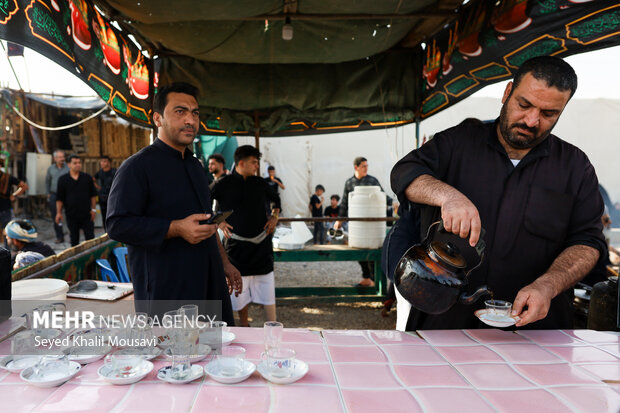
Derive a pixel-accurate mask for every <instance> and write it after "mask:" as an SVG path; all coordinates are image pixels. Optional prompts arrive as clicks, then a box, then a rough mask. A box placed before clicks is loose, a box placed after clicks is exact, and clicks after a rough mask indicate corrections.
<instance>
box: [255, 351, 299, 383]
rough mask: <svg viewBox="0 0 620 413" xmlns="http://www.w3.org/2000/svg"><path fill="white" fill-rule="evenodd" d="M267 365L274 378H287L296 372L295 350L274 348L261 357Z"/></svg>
mask: <svg viewBox="0 0 620 413" xmlns="http://www.w3.org/2000/svg"><path fill="white" fill-rule="evenodd" d="M261 357H262V359H263V360H265V362H266V363H267V370H268V371H269V373H270V374H271V375H272V376H273V377H277V378H286V377H291V376H292V375H293V371H294V370H295V350H293V349H290V348H272V349H270V350H268V351H267V352H266V353H263V355H262V356H261Z"/></svg>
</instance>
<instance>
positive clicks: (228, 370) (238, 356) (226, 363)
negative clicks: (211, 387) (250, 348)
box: [217, 346, 245, 377]
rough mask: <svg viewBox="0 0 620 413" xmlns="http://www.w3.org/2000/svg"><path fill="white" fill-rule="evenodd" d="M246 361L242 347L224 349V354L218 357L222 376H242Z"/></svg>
mask: <svg viewBox="0 0 620 413" xmlns="http://www.w3.org/2000/svg"><path fill="white" fill-rule="evenodd" d="M244 361H245V349H244V348H243V347H240V346H227V347H223V348H222V353H221V354H219V355H218V356H217V362H218V364H219V367H220V374H221V375H222V376H226V377H236V376H240V375H241V373H242V372H243V364H244Z"/></svg>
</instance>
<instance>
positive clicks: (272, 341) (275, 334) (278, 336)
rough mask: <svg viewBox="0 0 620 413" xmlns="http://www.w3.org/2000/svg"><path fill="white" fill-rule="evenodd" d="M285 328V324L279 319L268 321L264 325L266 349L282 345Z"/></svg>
mask: <svg viewBox="0 0 620 413" xmlns="http://www.w3.org/2000/svg"><path fill="white" fill-rule="evenodd" d="M283 330H284V324H282V323H279V322H277V321H266V322H265V324H264V325H263V331H264V334H265V351H266V352H267V351H269V350H271V349H272V348H278V347H280V343H281V342H282V331H283Z"/></svg>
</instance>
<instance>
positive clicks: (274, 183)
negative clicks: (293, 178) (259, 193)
mask: <svg viewBox="0 0 620 413" xmlns="http://www.w3.org/2000/svg"><path fill="white" fill-rule="evenodd" d="M267 173H268V174H269V176H268V177H267V178H265V182H267V185H269V188H271V190H272V191H273V192H275V193H276V194H277V193H278V188H280V189H282V190H284V189H286V187H285V186H284V184H283V183H282V180H281V179H280V178H278V177H277V176H276V167H275V166H273V165H269V166H268V167H267Z"/></svg>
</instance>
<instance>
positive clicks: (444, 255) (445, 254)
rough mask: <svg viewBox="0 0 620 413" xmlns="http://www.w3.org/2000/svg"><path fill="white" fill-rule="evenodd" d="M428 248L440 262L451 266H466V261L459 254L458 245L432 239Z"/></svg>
mask: <svg viewBox="0 0 620 413" xmlns="http://www.w3.org/2000/svg"><path fill="white" fill-rule="evenodd" d="M429 250H430V251H429V252H432V253H433V254H434V255H435V256H437V258H439V259H440V260H441V261H442V262H444V263H445V264H448V265H449V266H451V267H453V268H465V267H467V261H465V258H463V256H462V255H461V252H460V251H459V249H458V247H457V246H456V245H454V244H452V243H451V242H441V241H433V242H431V244H430V246H429Z"/></svg>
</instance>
